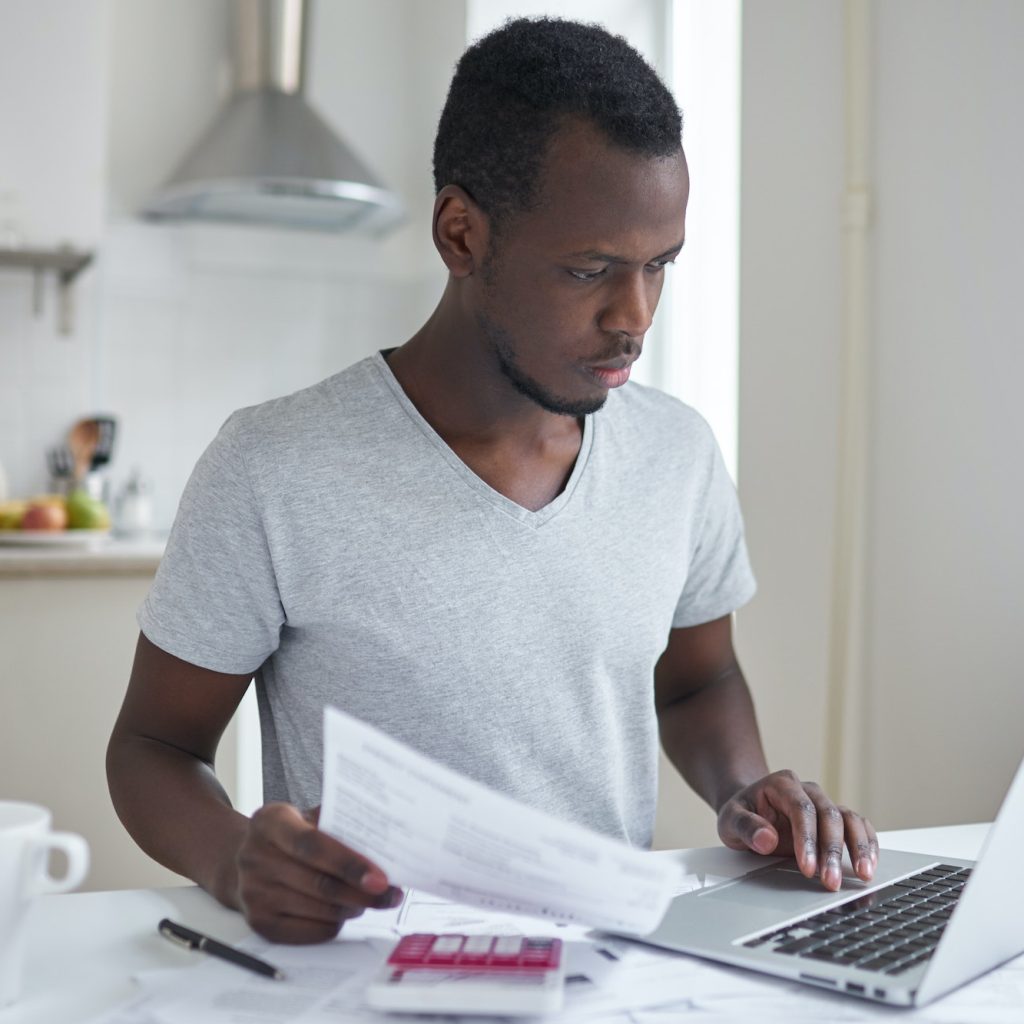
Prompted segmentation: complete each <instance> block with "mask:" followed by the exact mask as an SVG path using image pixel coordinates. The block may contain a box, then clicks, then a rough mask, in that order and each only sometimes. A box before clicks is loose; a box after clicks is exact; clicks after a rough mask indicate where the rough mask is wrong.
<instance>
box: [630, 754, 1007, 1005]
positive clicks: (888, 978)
mask: <svg viewBox="0 0 1024 1024" xmlns="http://www.w3.org/2000/svg"><path fill="white" fill-rule="evenodd" d="M1021 849H1024V762H1022V763H1021V765H1020V767H1018V769H1017V774H1016V776H1015V777H1014V779H1013V782H1012V783H1011V784H1010V788H1009V790H1008V791H1007V794H1006V798H1005V799H1004V800H1003V805H1002V807H1001V808H1000V810H999V815H998V817H997V818H996V821H995V824H993V826H992V827H991V829H990V830H989V833H988V837H987V839H986V841H985V844H984V846H983V848H982V851H981V854H980V856H979V858H978V860H977V861H969V860H958V859H956V858H950V857H928V856H924V855H921V854H916V853H906V852H902V851H899V850H882V851H881V853H880V855H879V860H878V868H877V870H876V872H875V877H874V878H873V879H872V880H871V881H870V882H863V881H861V880H860V879H858V878H857V877H856V876H854V875H853V874H852V873H851V872H850V871H849V870H848V869H847V870H846V871H845V872H844V878H843V885H842V888H841V889H840V890H839V891H838V892H834V893H829V892H825V891H823V890H822V888H821V884H820V882H818V881H817V880H815V879H807V878H805V877H804V876H803V875H802V874H801V873H800V871H799V869H798V868H797V867H796V865H795V863H794V862H793V861H776V862H774V863H773V864H771V865H769V866H767V867H764V868H758V869H756V870H755V871H752V872H751V873H749V874H747V875H743V876H742V877H741V878H738V879H734V880H730V881H727V882H722V883H720V884H718V885H714V886H710V887H708V888H705V889H697V890H694V891H693V892H688V893H685V894H683V895H681V896H677V897H676V898H675V899H674V900H673V901H672V903H671V904H670V905H669V909H668V911H667V912H666V914H665V917H664V918H663V919H662V921H661V924H659V925H658V927H657V928H656V929H655V930H654V931H653V932H651V933H650V934H649V935H644V936H630V938H633V939H639V941H642V942H646V943H650V944H652V945H655V946H660V947H663V948H665V949H671V950H677V951H679V952H681V953H691V954H694V955H696V956H700V957H704V958H706V959H709V960H715V961H719V962H721V963H726V964H732V965H734V966H737V967H747V968H750V969H751V970H755V971H761V972H762V973H765V974H773V975H778V976H779V977H783V978H788V979H790V980H792V981H800V982H804V983H806V984H808V985H814V986H817V987H819V988H824V989H828V990H830V991H833V992H843V993H847V994H849V995H853V996H859V997H861V998H864V999H870V1000H872V1001H874V1002H879V1003H888V1004H890V1005H893V1006H924V1005H926V1004H927V1003H930V1002H932V1001H933V1000H935V999H938V998H939V997H940V996H943V995H945V994H946V993H947V992H950V991H952V990H953V989H955V988H958V987H959V986H960V985H963V984H965V983H966V982H968V981H971V980H972V979H974V978H977V977H978V976H979V975H981V974H984V973H985V972H986V971H990V970H992V969H993V968H994V967H998V966H999V965H1000V964H1002V963H1004V962H1006V961H1007V960H1010V959H1012V958H1013V957H1015V956H1017V955H1018V954H1020V953H1022V952H1024V905H1022V902H1021V898H1020V895H1019V893H1020V889H1019V886H1020V877H1019V875H1020V872H1019V866H1020V852H1021ZM1014 893H1016V896H1014V895H1012V894H1014Z"/></svg>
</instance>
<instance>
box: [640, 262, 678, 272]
mask: <svg viewBox="0 0 1024 1024" xmlns="http://www.w3.org/2000/svg"><path fill="white" fill-rule="evenodd" d="M674 263H675V260H661V261H660V262H658V263H648V264H647V269H648V270H649V271H651V273H653V274H656V273H658V271H661V270H664V269H665V268H666V267H671V266H672V264H674Z"/></svg>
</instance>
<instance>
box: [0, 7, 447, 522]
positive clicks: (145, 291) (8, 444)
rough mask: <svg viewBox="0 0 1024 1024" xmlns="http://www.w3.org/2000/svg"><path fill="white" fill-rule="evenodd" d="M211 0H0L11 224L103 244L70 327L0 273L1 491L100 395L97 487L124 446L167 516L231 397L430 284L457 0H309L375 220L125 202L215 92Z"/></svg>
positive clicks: (225, 73) (432, 289)
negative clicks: (372, 182)
mask: <svg viewBox="0 0 1024 1024" xmlns="http://www.w3.org/2000/svg"><path fill="white" fill-rule="evenodd" d="M58 9H59V13H58ZM228 9H229V8H228V5H227V4H222V3H214V4H211V3H208V2H206V0H185V2H181V3H176V4H173V5H168V4H165V3H162V2H160V0H105V2H104V0H86V2H84V3H82V4H77V5H74V14H73V15H71V16H69V15H68V13H67V10H66V5H64V4H61V3H60V2H59V0H43V2H41V3H39V4H36V5H25V4H21V3H18V2H12V0H0V24H2V25H3V26H4V29H5V31H4V32H3V33H2V34H0V93H2V95H3V96H4V97H5V99H4V101H2V102H3V104H4V105H3V106H0V134H2V136H3V137H4V138H7V139H18V138H20V139H29V138H31V140H32V142H31V145H25V146H24V147H23V153H22V155H21V156H20V157H19V159H18V160H14V159H11V158H9V157H6V156H5V158H4V162H3V163H0V193H2V192H4V191H5V190H13V191H14V192H16V193H17V196H18V200H19V210H18V220H19V222H20V225H21V230H22V231H23V233H24V235H25V237H26V241H27V242H28V243H30V244H42V243H46V242H50V241H53V242H56V241H58V240H65V239H66V240H70V241H72V242H74V243H75V244H76V245H79V246H84V247H90V248H95V249H96V250H97V252H98V259H97V263H96V265H95V267H94V268H91V269H90V270H89V271H88V272H87V273H86V274H85V275H84V276H83V277H82V278H81V279H80V280H81V283H80V285H79V286H78V287H77V288H76V301H77V305H78V317H77V323H76V326H75V332H74V334H73V335H71V336H70V337H68V338H64V337H61V336H59V335H58V334H57V332H56V321H55V318H54V316H53V312H52V309H51V310H48V311H47V315H45V316H44V317H43V318H40V319H36V318H34V317H33V315H32V312H31V303H30V297H31V291H30V279H29V277H28V275H0V367H2V376H0V462H2V463H3V464H4V465H5V466H6V468H7V471H8V476H9V477H10V483H11V490H12V493H16V494H26V493H31V492H35V491H39V490H42V489H43V488H44V486H45V484H46V473H45V467H44V463H43V452H44V450H45V448H46V447H47V446H48V445H51V444H54V443H57V442H58V441H59V440H60V439H61V437H62V435H63V433H64V432H65V431H66V429H67V427H68V426H69V425H70V422H71V421H72V419H73V418H75V417H76V416H77V415H78V414H80V413H85V412H91V411H95V410H109V411H112V412H114V413H115V414H117V415H118V417H119V418H120V422H121V428H122V430H121V437H120V441H119V445H118V449H117V456H116V461H115V464H114V466H113V468H112V472H111V476H112V482H113V484H114V489H115V491H116V489H117V486H118V484H119V483H120V481H121V480H123V479H124V477H125V476H126V475H127V473H128V471H129V469H130V468H131V466H133V465H138V466H140V467H141V468H142V470H143V472H144V473H145V474H146V475H148V476H149V477H150V478H151V479H152V480H153V481H154V482H155V484H156V493H155V499H156V505H157V517H158V520H159V523H158V525H161V526H165V527H166V526H168V525H169V524H170V521H171V519H172V517H173V514H174V511H175V508H176V504H177V499H178V497H179V495H180V492H181V489H182V487H183V486H184V483H185V480H186V479H187V476H188V474H189V472H190V470H191V468H192V466H193V464H194V463H195V460H196V459H197V458H198V456H199V454H200V453H201V452H202V450H203V448H204V447H205V445H206V444H207V443H208V441H209V440H210V438H212V436H213V434H214V433H215V432H216V430H217V428H218V427H219V426H220V424H221V422H222V421H223V420H224V419H225V418H226V417H227V415H228V414H229V413H230V412H231V411H232V410H233V409H235V408H238V407H239V406H242V405H249V404H252V403H255V402H259V401H262V400H264V399H266V398H270V397H273V396H275V395H280V394H283V393H286V392H288V391H291V390H294V389H296V388H299V387H302V386H305V385H307V384H311V383H313V382H314V381H317V380H319V379H321V378H322V377H324V376H327V375H328V374H330V373H333V372H335V371H337V370H339V369H341V368H343V367H344V366H347V365H348V364H350V363H351V362H354V361H355V360H356V359H358V358H360V357H362V356H363V355H366V354H368V353H370V352H372V351H374V350H375V349H377V348H382V347H387V346H390V345H394V344H400V343H401V342H402V341H404V340H405V338H406V337H408V335H409V334H410V333H411V332H412V331H413V330H414V329H415V328H416V327H417V326H419V323H420V322H421V321H422V320H423V319H424V317H425V316H426V315H427V313H429V311H430V309H431V308H432V307H433V304H434V302H435V301H436V299H437V297H438V295H439V294H440V291H441V289H442V288H443V284H444V275H443V273H442V269H443V268H441V265H440V261H439V260H438V259H437V257H436V254H435V253H434V250H433V247H432V245H431V242H430V234H429V213H430V208H431V203H432V196H433V190H432V183H431V179H430V152H431V146H432V141H433V131H434V128H435V126H436V120H437V116H438V114H439V112H440V108H441V105H442V103H443V100H444V96H445V92H446V89H447V84H448V80H449V77H450V73H451V67H452V66H453V64H454V62H455V60H456V59H457V58H458V55H459V53H460V52H461V50H462V48H463V45H464V38H465V18H466V13H465V4H464V0H438V2H435V3H431V4H430V5H424V4H410V3H407V2H404V0H377V2H375V3H374V4H331V3H320V4H316V5H314V12H313V13H314V22H313V32H312V46H311V53H310V67H309V79H308V93H309V96H310V98H311V100H312V102H313V103H314V104H315V105H316V106H317V107H318V108H319V109H320V111H321V112H322V113H323V114H324V115H325V116H326V117H328V119H329V120H331V121H332V122H333V123H334V124H335V125H336V126H338V127H339V128H340V129H341V130H342V131H343V132H344V134H345V136H346V138H347V139H349V140H350V141H351V143H352V144H353V145H354V147H355V148H356V149H357V151H358V152H360V153H361V154H362V155H363V156H364V158H365V159H366V160H367V162H368V163H369V164H370V165H371V166H372V167H373V168H374V169H375V170H376V172H377V173H378V174H379V175H380V177H381V178H382V179H383V180H384V181H385V182H386V183H387V184H389V185H390V186H392V187H393V188H395V189H396V190H397V191H398V192H399V193H400V194H401V195H402V197H403V199H404V200H405V202H406V204H407V207H408V209H409V211H410V212H409V216H408V218H407V220H406V222H405V224H404V225H403V226H402V227H401V228H400V229H398V230H397V231H395V232H394V233H393V234H391V235H390V236H389V237H387V238H386V239H384V240H375V239H370V240H367V239H361V240H358V241H357V240H353V239H351V238H346V237H343V238H335V237H330V236H317V235H310V234H306V233H302V234H296V233H291V232H286V231H271V230H264V229H258V228H244V229H237V228H218V227H211V226H188V227H167V226H161V225H153V224H148V223H144V222H142V221H140V220H138V219H137V217H136V216H135V211H136V210H137V209H138V207H139V206H140V204H141V203H142V202H143V201H144V199H145V198H146V197H147V196H148V195H149V194H150V193H151V191H152V190H153V189H154V188H155V187H157V185H158V184H159V183H160V182H161V181H162V180H164V179H165V178H166V177H167V176H168V175H169V174H170V173H171V171H172V170H173V168H174V166H175V165H176V164H177V162H178V161H179V160H180V159H181V158H182V156H183V155H184V154H185V152H186V151H187V150H188V148H189V147H190V145H191V143H192V142H193V141H194V140H195V138H196V137H197V136H198V135H199V134H201V132H202V130H203V129H204V128H205V127H206V125H207V124H208V122H209V121H210V120H211V118H212V117H213V114H214V111H215V110H216V109H217V107H218V105H219V103H220V102H222V100H223V99H224V97H225V96H226V94H227V89H228V88H229V84H230V70H229V67H228V65H227V63H226V61H225V53H226V52H227V33H228V18H227V13H228ZM368 40H375V41H377V42H378V43H379V45H367V41H368ZM15 96H19V97H22V98H23V102H22V103H20V104H14V103H13V102H12V98H13V97H15ZM25 97H28V98H29V99H28V102H24V98H25ZM26 122H31V123H26ZM382 125H385V126H391V127H389V128H388V129H387V130H381V127H382ZM7 152H8V148H7V147H5V153H7ZM18 152H22V148H19V151H18Z"/></svg>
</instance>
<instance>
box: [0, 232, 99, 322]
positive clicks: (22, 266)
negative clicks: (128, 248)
mask: <svg viewBox="0 0 1024 1024" xmlns="http://www.w3.org/2000/svg"><path fill="white" fill-rule="evenodd" d="M92 260H93V253H91V252H77V251H76V250H74V249H72V248H71V247H70V246H63V247H61V248H60V249H0V270H29V271H31V272H32V277H33V288H32V309H33V312H34V313H35V314H36V316H39V315H40V314H41V313H42V312H43V274H45V273H46V272H48V271H51V272H53V273H55V274H56V275H57V295H58V302H59V308H58V313H57V330H58V331H60V333H61V334H70V333H71V330H72V326H73V324H72V314H73V309H72V302H71V284H72V282H73V281H74V280H75V278H76V277H77V276H78V275H79V274H80V273H81V272H82V271H83V270H84V269H85V268H86V267H87V266H88V265H89V264H90V263H92Z"/></svg>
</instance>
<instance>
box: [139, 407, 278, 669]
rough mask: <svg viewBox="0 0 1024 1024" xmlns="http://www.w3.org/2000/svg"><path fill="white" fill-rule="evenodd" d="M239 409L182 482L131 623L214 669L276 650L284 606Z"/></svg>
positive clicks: (250, 665) (248, 664)
mask: <svg viewBox="0 0 1024 1024" xmlns="http://www.w3.org/2000/svg"><path fill="white" fill-rule="evenodd" d="M239 415H240V414H238V413H235V414H234V415H233V416H232V417H231V418H230V419H228V421H227V422H226V423H225V424H224V426H223V427H222V428H221V430H220V432H219V433H218V435H217V437H216V438H215V439H214V440H213V442H212V443H211V444H210V446H209V447H208V448H207V449H206V451H205V452H204V453H203V455H202V456H201V458H200V459H199V462H198V463H197V464H196V467H195V469H194V470H193V472H192V476H191V477H190V479H189V482H188V484H187V485H186V487H185V491H184V494H183V495H182V498H181V503H180V505H179V506H178V514H177V516H176V518H175V521H174V526H173V527H172V529H171V535H170V538H169V539H168V542H167V550H166V552H165V553H164V557H163V559H162V560H161V562H160V567H159V569H158V570H157V574H156V579H155V580H154V582H153V586H152V587H151V589H150V591H149V594H148V595H147V596H146V599H145V601H144V602H143V604H142V607H141V608H140V609H139V613H138V622H139V626H140V628H141V629H142V632H143V633H144V634H145V636H146V638H147V639H148V640H150V641H151V642H152V643H154V644H155V645H156V646H157V647H159V648H161V649H162V650H164V651H167V652H168V653H169V654H173V655H174V656H175V657H178V658H181V659H182V660H183V661H188V662H191V663H192V664H194V665H199V666H201V667H202V668H208V669H212V670H213V671H216V672H228V673H232V674H239V675H241V674H243V673H247V672H255V671H256V669H258V668H259V667H260V665H262V664H263V662H264V661H266V659H267V658H268V657H269V656H270V655H271V654H272V653H273V652H274V651H275V650H276V649H277V646H278V643H279V636H280V630H281V626H282V624H283V622H284V610H283V608H282V605H281V599H280V596H279V594H278V587H277V581H276V578H275V574H274V567H273V562H272V559H271V555H270V550H269V547H268V544H267V537H266V532H265V530H264V525H263V519H262V515H261V509H260V504H259V502H258V500H257V497H256V495H255V493H254V490H253V487H252V483H251V480H250V478H249V473H248V471H247V468H246V464H245V458H244V455H243V452H242V450H241V447H240V444H239V435H240V434H241V433H242V431H241V427H240V420H239Z"/></svg>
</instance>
